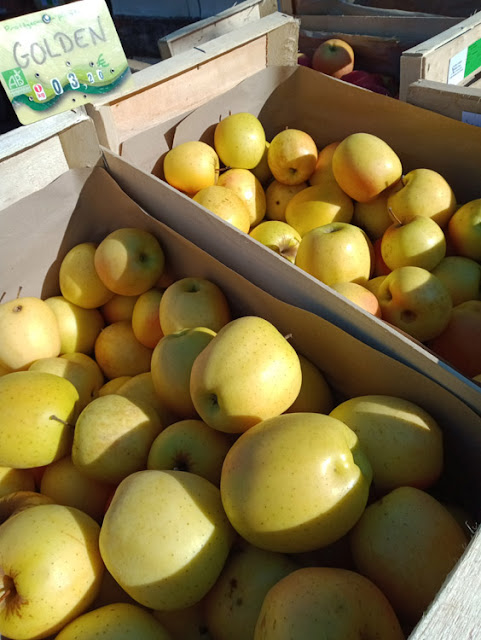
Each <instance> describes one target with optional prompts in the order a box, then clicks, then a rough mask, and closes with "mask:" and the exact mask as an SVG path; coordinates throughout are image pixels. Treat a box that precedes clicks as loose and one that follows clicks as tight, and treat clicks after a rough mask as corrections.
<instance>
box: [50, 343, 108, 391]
mask: <svg viewBox="0 0 481 640" xmlns="http://www.w3.org/2000/svg"><path fill="white" fill-rule="evenodd" d="M60 357H61V358H65V360H69V361H70V362H78V363H79V364H81V365H82V366H83V367H85V368H86V369H87V370H88V372H89V376H90V378H92V380H95V383H94V387H95V389H98V390H100V387H101V386H102V385H103V384H104V382H105V378H104V374H103V373H102V370H101V369H100V367H99V365H98V364H97V362H95V360H94V359H93V358H92V357H91V356H89V355H88V354H87V353H80V352H78V351H74V352H73V353H64V354H62V355H61V356H60ZM97 393H98V392H97Z"/></svg>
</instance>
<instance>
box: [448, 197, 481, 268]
mask: <svg viewBox="0 0 481 640" xmlns="http://www.w3.org/2000/svg"><path fill="white" fill-rule="evenodd" d="M447 233H448V238H449V241H450V242H451V244H452V246H453V248H454V251H455V253H456V254H457V255H460V256H464V257H465V258H471V259H472V260H476V262H481V199H478V200H471V201H470V202H467V203H466V204H464V205H463V206H462V207H459V209H458V210H457V211H455V213H454V214H453V216H452V217H451V219H450V220H449V223H448V229H447Z"/></svg>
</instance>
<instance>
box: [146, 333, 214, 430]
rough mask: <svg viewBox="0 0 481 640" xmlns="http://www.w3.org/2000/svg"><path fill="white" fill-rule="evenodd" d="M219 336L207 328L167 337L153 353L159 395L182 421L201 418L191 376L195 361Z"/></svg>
mask: <svg viewBox="0 0 481 640" xmlns="http://www.w3.org/2000/svg"><path fill="white" fill-rule="evenodd" d="M215 334H216V332H215V331H212V329H207V328H206V327H193V328H191V329H180V330H179V331H174V332H173V333H169V334H168V335H166V336H164V337H163V338H162V339H161V340H160V341H159V343H158V344H157V346H156V347H155V349H154V351H153V353H152V361H151V375H152V383H153V386H154V389H155V392H156V394H157V396H158V397H159V398H160V400H161V401H162V402H163V404H164V405H165V406H166V407H168V408H169V410H170V411H171V412H172V413H173V414H174V415H177V416H179V418H197V417H198V416H197V411H196V409H195V407H194V404H193V402H192V398H191V395H190V374H191V371H192V365H193V364H194V360H195V359H196V358H197V356H198V355H199V353H200V352H201V351H202V350H203V349H204V348H205V347H206V346H207V345H208V344H209V342H210V341H211V340H212V338H213V337H214V336H215Z"/></svg>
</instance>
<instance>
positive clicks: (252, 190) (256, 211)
mask: <svg viewBox="0 0 481 640" xmlns="http://www.w3.org/2000/svg"><path fill="white" fill-rule="evenodd" d="M217 184H218V185H220V186H222V187H227V188H228V189H232V191H234V193H236V194H237V195H238V196H239V197H240V199H241V200H242V201H243V202H244V204H245V205H246V207H247V209H248V211H249V221H250V226H251V228H252V227H255V226H256V225H257V224H259V222H260V221H261V220H262V219H263V218H264V216H265V213H266V194H265V192H264V188H263V186H262V184H261V182H260V180H259V179H258V178H256V176H255V175H254V174H253V173H252V171H249V169H228V170H227V171H223V172H222V173H221V174H220V176H219V180H218V181H217Z"/></svg>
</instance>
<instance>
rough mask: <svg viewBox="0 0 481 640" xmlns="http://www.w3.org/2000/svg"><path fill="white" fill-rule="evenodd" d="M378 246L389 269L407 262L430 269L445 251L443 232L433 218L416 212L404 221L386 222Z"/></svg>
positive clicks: (437, 262) (439, 260)
mask: <svg viewBox="0 0 481 640" xmlns="http://www.w3.org/2000/svg"><path fill="white" fill-rule="evenodd" d="M380 248H381V256H382V259H383V261H384V263H385V264H386V265H387V267H388V268H389V269H391V271H393V270H394V269H397V268H398V267H406V266H409V265H411V266H413V267H422V268H423V269H427V270H428V271H432V270H433V269H434V267H436V266H437V265H438V264H439V263H440V262H441V260H442V259H443V258H444V256H445V255H446V236H445V235H444V231H443V230H442V229H441V227H440V226H439V224H438V223H437V222H435V221H434V220H433V218H428V217H426V216H422V215H421V216H419V215H418V216H414V217H413V218H411V219H410V220H408V221H407V222H405V223H404V224H401V223H397V222H395V223H394V224H392V225H390V226H389V227H388V228H387V229H386V231H385V232H384V234H383V236H382V238H381V247H380Z"/></svg>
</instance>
